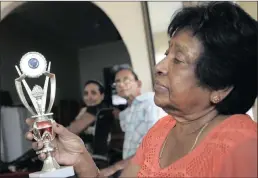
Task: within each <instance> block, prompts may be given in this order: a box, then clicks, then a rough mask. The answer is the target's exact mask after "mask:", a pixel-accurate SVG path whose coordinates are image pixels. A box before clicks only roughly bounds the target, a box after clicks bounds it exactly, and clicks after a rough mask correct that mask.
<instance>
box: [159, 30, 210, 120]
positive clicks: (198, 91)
mask: <svg viewBox="0 0 258 178" xmlns="http://www.w3.org/2000/svg"><path fill="white" fill-rule="evenodd" d="M202 49H203V47H202V44H201V42H200V41H199V40H198V39H197V38H196V37H193V36H192V33H191V32H190V31H187V30H181V31H178V32H177V33H175V35H174V36H173V37H172V38H171V39H170V45H169V49H168V50H167V52H166V57H165V58H164V59H163V60H162V61H161V62H160V63H158V64H157V65H156V69H155V86H154V90H155V98H154V100H155V103H156V104H157V105H158V106H160V107H161V108H163V109H164V110H165V111H166V112H167V113H169V114H173V115H174V116H179V117H182V116H186V115H193V114H195V113H199V112H203V111H204V110H207V109H209V108H210V107H213V106H211V102H210V95H211V92H210V91H209V90H207V89H204V88H202V87H200V86H198V80H197V78H196V76H195V66H196V62H197V60H198V57H199V56H200V55H201V53H202Z"/></svg>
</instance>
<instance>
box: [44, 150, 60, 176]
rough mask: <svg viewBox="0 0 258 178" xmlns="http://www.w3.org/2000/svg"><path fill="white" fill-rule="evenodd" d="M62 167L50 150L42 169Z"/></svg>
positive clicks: (46, 170)
mask: <svg viewBox="0 0 258 178" xmlns="http://www.w3.org/2000/svg"><path fill="white" fill-rule="evenodd" d="M59 168H60V165H59V164H58V163H57V162H56V159H55V158H54V157H52V156H51V153H50V152H47V158H46V159H45V160H44V164H43V167H42V169H41V171H44V172H50V171H55V170H57V169H59Z"/></svg>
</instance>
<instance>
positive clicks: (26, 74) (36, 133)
mask: <svg viewBox="0 0 258 178" xmlns="http://www.w3.org/2000/svg"><path fill="white" fill-rule="evenodd" d="M50 66H51V62H49V63H48V65H47V61H46V59H45V57H44V56H43V55H42V54H40V53H38V52H28V53H26V54H25V55H24V56H22V58H21V60H20V69H21V71H20V69H19V68H18V66H15V68H16V70H17V72H18V74H19V78H17V79H15V86H16V90H17V92H18V95H19V97H20V100H21V102H22V103H23V105H24V106H25V107H26V108H27V109H28V111H29V112H30V113H31V114H32V116H31V117H32V118H34V119H35V122H34V123H33V125H32V133H33V138H34V139H35V140H36V141H37V142H39V141H41V142H43V145H44V146H43V148H42V149H41V150H40V151H37V154H40V153H45V154H46V159H45V160H44V163H43V168H42V170H41V171H39V172H35V173H31V174H30V175H29V176H30V177H31V178H32V177H35V178H39V177H63V178H64V177H69V176H73V175H74V170H73V167H72V166H64V167H60V165H59V164H58V163H57V162H56V160H55V158H54V157H52V154H51V152H54V151H55V149H56V148H55V147H54V146H53V145H52V144H51V142H52V140H54V138H55V133H54V132H53V130H52V124H53V123H54V122H55V121H54V119H53V113H51V109H52V107H53V104H54V100H55V93H56V78H55V74H54V73H50ZM42 75H44V76H45V83H44V87H43V88H42V87H41V86H39V85H35V86H34V87H33V89H32V90H31V89H30V87H29V85H28V84H27V82H26V80H25V78H38V77H40V76H42ZM49 80H50V82H49ZM49 83H50V99H49V105H48V108H47V109H46V100H47V90H48V84H49ZM22 84H23V86H24V88H25V90H26V92H27V94H28V96H29V99H30V101H31V103H32V104H31V105H32V106H33V107H34V109H32V107H31V106H30V105H29V104H28V102H27V100H26V97H25V95H24V92H23V87H22Z"/></svg>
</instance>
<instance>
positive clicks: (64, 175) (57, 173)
mask: <svg viewBox="0 0 258 178" xmlns="http://www.w3.org/2000/svg"><path fill="white" fill-rule="evenodd" d="M74 175H75V174H74V169H73V166H61V167H60V168H59V169H56V170H54V171H50V172H44V171H39V172H34V173H31V174H29V177H30V178H43V177H44V178H53V177H55V178H68V177H71V176H74Z"/></svg>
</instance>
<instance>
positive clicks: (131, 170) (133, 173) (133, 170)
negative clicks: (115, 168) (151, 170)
mask: <svg viewBox="0 0 258 178" xmlns="http://www.w3.org/2000/svg"><path fill="white" fill-rule="evenodd" d="M140 169H141V166H140V165H138V164H135V163H133V162H132V161H130V162H129V164H128V166H127V167H126V168H125V169H124V171H123V172H122V174H121V175H120V177H119V178H127V177H137V174H138V172H139V171H140Z"/></svg>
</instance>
